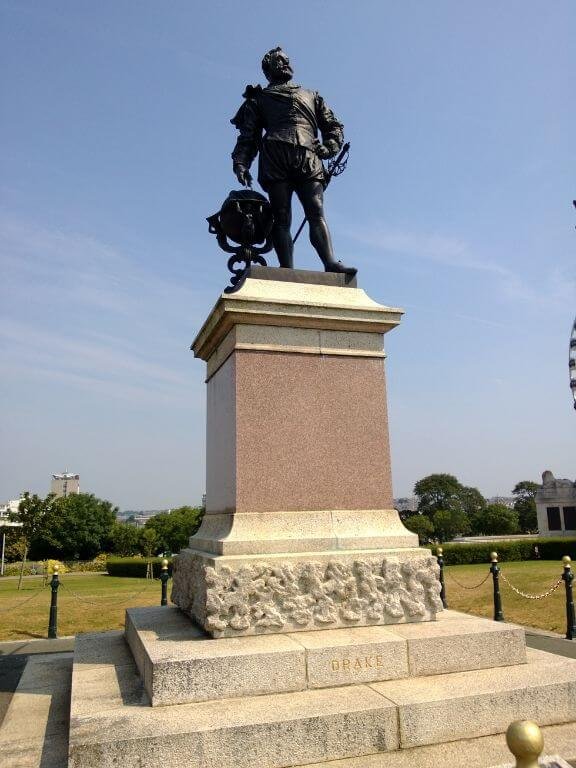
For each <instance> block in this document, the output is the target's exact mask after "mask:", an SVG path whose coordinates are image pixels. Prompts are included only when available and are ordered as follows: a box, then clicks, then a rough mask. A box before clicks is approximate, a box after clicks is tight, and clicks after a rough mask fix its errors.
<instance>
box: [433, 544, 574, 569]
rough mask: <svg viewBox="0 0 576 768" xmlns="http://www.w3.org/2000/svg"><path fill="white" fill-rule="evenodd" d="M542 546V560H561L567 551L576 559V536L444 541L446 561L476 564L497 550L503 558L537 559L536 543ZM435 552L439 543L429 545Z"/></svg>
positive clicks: (500, 559) (455, 563)
mask: <svg viewBox="0 0 576 768" xmlns="http://www.w3.org/2000/svg"><path fill="white" fill-rule="evenodd" d="M535 545H536V546H537V547H538V551H539V553H540V558H541V559H542V560H558V561H560V560H561V559H562V557H563V556H564V555H570V557H571V558H572V559H573V560H574V559H576V539H568V538H565V539H560V538H559V539H549V538H537V537H535V538H533V539H520V540H512V541H492V542H484V541H483V542H475V543H472V542H469V543H466V544H443V545H442V549H443V551H444V563H445V565H473V564H474V563H489V562H490V553H491V552H497V553H498V560H499V561H500V562H503V563H504V562H510V561H513V560H533V559H534V546H535ZM428 549H430V550H431V551H432V554H436V550H437V547H435V546H429V547H428Z"/></svg>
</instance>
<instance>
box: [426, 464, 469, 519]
mask: <svg viewBox="0 0 576 768" xmlns="http://www.w3.org/2000/svg"><path fill="white" fill-rule="evenodd" d="M461 490H462V485H460V483H459V482H458V480H457V479H456V478H455V477H454V475H446V474H434V475H428V476H427V477H424V478H422V480H418V482H417V483H416V485H415V486H414V494H415V495H416V496H418V512H419V513H420V514H421V515H428V517H432V516H433V515H434V513H435V512H438V510H447V509H450V508H452V507H453V506H454V502H458V499H459V494H460V492H461Z"/></svg>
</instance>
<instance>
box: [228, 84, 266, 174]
mask: <svg viewBox="0 0 576 768" xmlns="http://www.w3.org/2000/svg"><path fill="white" fill-rule="evenodd" d="M247 90H248V89H247ZM230 122H231V123H232V125H235V126H236V128H237V129H238V131H239V133H238V139H237V140H236V146H235V147H234V150H233V152H232V167H233V169H234V173H235V174H236V176H237V177H238V180H239V181H240V183H241V184H245V185H246V186H251V185H252V177H251V175H250V172H249V168H250V166H251V165H252V161H253V160H254V158H255V157H256V155H257V154H258V148H259V146H260V140H261V136H262V120H261V118H260V114H259V110H258V103H257V101H256V99H255V98H252V97H248V98H246V101H245V102H244V104H242V106H241V107H240V109H239V110H238V112H237V113H236V114H235V115H234V117H233V118H232V120H230Z"/></svg>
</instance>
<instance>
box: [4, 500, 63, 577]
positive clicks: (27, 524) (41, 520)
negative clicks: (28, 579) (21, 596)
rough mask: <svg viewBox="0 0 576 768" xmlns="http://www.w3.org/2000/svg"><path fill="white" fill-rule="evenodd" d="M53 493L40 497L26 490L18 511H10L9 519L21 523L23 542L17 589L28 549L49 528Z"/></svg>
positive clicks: (20, 529) (52, 507)
mask: <svg viewBox="0 0 576 768" xmlns="http://www.w3.org/2000/svg"><path fill="white" fill-rule="evenodd" d="M54 499H55V497H54V495H53V494H51V493H50V494H48V496H46V498H45V499H42V498H41V497H40V496H38V495H37V494H35V493H34V494H32V496H31V495H30V493H29V492H28V491H26V492H25V493H24V495H23V496H22V499H21V501H20V504H19V505H18V512H16V513H11V514H10V519H11V520H13V521H17V522H19V523H21V527H20V528H19V529H18V530H19V531H20V537H21V540H22V542H23V545H24V546H23V553H22V567H21V568H20V578H19V579H18V589H20V588H21V587H22V577H23V575H24V567H25V564H26V557H27V555H28V550H29V549H30V548H31V547H32V546H33V544H34V540H35V539H36V538H37V537H38V536H40V535H41V534H42V533H43V532H45V531H46V530H48V528H49V518H50V515H51V513H52V510H53V509H54V503H55V502H54Z"/></svg>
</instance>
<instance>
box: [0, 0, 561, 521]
mask: <svg viewBox="0 0 576 768" xmlns="http://www.w3.org/2000/svg"><path fill="white" fill-rule="evenodd" d="M0 9H1V11H2V16H3V21H2V24H1V28H2V33H1V35H2V39H1V41H0V42H1V45H0V64H1V69H0V72H1V73H2V74H1V75H0V77H1V81H2V88H1V92H2V93H1V104H2V121H1V124H0V145H1V146H2V176H1V180H0V263H1V271H2V280H1V289H0V290H1V293H0V307H1V309H0V311H1V313H2V319H1V323H0V350H1V355H2V376H1V377H0V396H1V400H2V419H1V430H2V432H1V434H0V440H1V448H0V451H1V455H0V465H1V466H0V499H2V498H11V497H14V496H16V495H17V494H18V492H19V491H21V490H24V489H30V490H32V491H37V492H39V493H45V492H47V490H48V487H49V480H50V474H51V473H52V472H57V471H62V470H63V469H65V468H67V469H69V470H71V471H75V472H79V473H80V475H81V484H82V486H83V488H84V489H85V490H90V491H92V492H94V493H96V494H97V495H99V496H102V497H104V498H109V499H111V500H112V501H114V502H115V503H117V504H119V505H120V506H121V508H124V509H141V508H144V509H146V508H159V507H168V506H175V505H179V504H184V503H197V502H198V501H199V500H200V498H201V494H202V492H203V490H204V418H205V413H204V391H203V390H204V383H203V380H204V364H203V363H201V362H200V361H196V360H194V358H193V356H192V353H191V352H190V351H189V349H188V348H189V345H190V342H191V341H192V339H193V337H194V335H195V333H196V331H197V330H198V328H199V326H200V325H201V323H202V321H203V319H204V318H205V316H206V314H207V312H208V311H209V309H210V307H211V306H212V305H213V303H214V301H215V300H216V298H217V296H218V293H219V291H220V290H221V289H222V288H223V287H224V285H225V284H226V283H227V279H228V275H227V270H226V265H225V262H226V257H225V255H224V254H223V253H222V252H220V251H219V249H218V247H217V245H216V242H215V241H214V239H213V237H212V236H211V235H209V233H208V231H207V227H206V223H205V217H206V216H208V215H210V214H211V213H213V212H214V211H216V210H217V209H218V207H219V206H220V204H221V202H222V201H223V199H224V198H225V197H226V195H227V194H228V192H229V190H230V189H233V188H235V187H236V186H237V185H236V182H235V179H234V177H233V176H232V173H231V163H230V152H231V150H232V147H233V145H234V141H235V131H234V128H233V127H232V126H231V125H230V123H229V119H230V117H232V115H233V114H234V112H235V110H236V109H237V107H238V106H239V105H240V103H241V94H242V92H243V90H244V87H245V85H246V84H247V83H256V82H261V81H262V76H261V72H260V60H261V57H262V54H263V53H264V52H265V51H266V50H268V49H269V48H270V47H272V46H275V45H277V44H280V45H282V46H283V47H284V48H285V50H286V51H287V52H288V54H289V55H290V57H291V59H292V63H293V66H294V69H295V80H296V81H297V82H300V83H301V84H303V85H305V86H307V87H311V88H314V89H317V90H319V91H320V93H321V94H322V95H323V96H324V97H325V99H326V100H327V102H328V103H329V104H330V106H332V108H333V109H334V111H335V112H336V114H337V115H338V116H339V117H340V119H341V120H342V121H343V122H344V124H345V128H346V136H347V138H348V139H349V140H350V141H351V143H352V151H351V158H350V162H349V167H348V169H347V171H346V173H345V174H344V175H343V176H342V177H341V178H339V179H337V180H336V181H335V182H334V184H333V185H332V186H331V187H330V190H329V191H328V193H327V211H328V216H329V223H330V227H331V230H332V235H333V239H334V242H335V246H336V252H337V255H338V257H339V258H342V260H344V261H346V262H351V263H353V264H355V265H357V266H358V268H359V282H360V285H361V286H362V287H364V288H366V289H367V290H368V292H369V293H370V295H371V296H372V297H373V298H374V299H376V300H378V301H380V302H382V303H385V304H390V305H395V306H398V305H399V306H403V307H404V308H405V309H406V315H405V318H404V321H403V323H402V325H401V326H400V328H398V329H397V330H395V331H394V332H393V333H391V334H390V336H389V337H387V351H388V362H387V365H388V376H389V408H390V428H391V440H392V450H393V456H392V458H393V471H394V490H395V494H396V495H397V496H399V495H406V494H409V493H411V489H412V487H413V484H414V482H415V481H416V480H418V479H419V478H420V477H422V476H424V475H426V474H429V473H431V472H450V473H453V474H456V475H457V476H458V477H459V479H461V480H462V482H465V483H466V484H470V485H474V486H477V487H479V488H480V490H481V491H482V492H483V493H485V494H487V495H493V494H497V493H501V494H507V493H509V491H510V489H511V488H512V487H513V485H514V484H515V483H516V482H517V481H518V480H521V479H538V478H539V476H540V473H541V472H542V471H543V470H544V469H551V470H552V471H553V472H554V473H555V474H556V475H557V476H565V477H571V478H574V477H575V476H576V467H575V464H574V455H575V435H576V413H574V412H573V410H572V409H571V398H570V392H569V389H568V371H567V360H568V338H569V333H570V330H571V326H572V322H573V319H574V315H575V313H576V261H575V252H576V232H575V231H574V225H575V224H576V216H575V215H574V211H573V209H572V206H571V200H572V199H573V198H574V197H576V184H575V181H574V180H575V178H576V175H575V170H576V169H575V154H574V130H575V124H576V121H575V118H576V101H575V99H574V93H576V69H575V67H574V58H575V53H576V44H575V42H574V39H575V38H574V29H575V28H576V6H575V5H574V4H573V3H572V2H569V1H568V0H549V1H548V2H536V1H535V0H533V2H528V3H526V2H525V0H524V2H520V1H519V0H507V1H506V2H505V3H503V2H501V0H485V2H483V3H473V2H471V1H468V0H464V2H463V1H462V0H436V1H435V2H434V3H430V2H427V1H425V0H419V1H418V2H417V1H416V0H402V1H401V2H400V0H397V1H395V2H392V0H362V1H361V2H358V3H349V2H341V0H330V1H329V2H320V1H319V0H307V1H306V2H304V1H303V0H301V1H298V2H293V3H291V4H288V3H286V2H277V1H276V0H267V2H261V1H260V0H251V1H250V2H248V1H247V2H245V3H232V2H221V1H220V2H217V1H216V2H211V3H210V4H208V3H200V2H191V1H190V0H188V1H187V2H184V0H170V2H160V0H155V1H154V2H153V1H152V0H101V2H98V3H94V2H91V1H90V0H68V1H66V0H51V1H50V2H45V0H35V1H34V2H30V1H29V0H0ZM299 216H300V214H299V211H298V212H297V214H296V219H299ZM296 261H297V265H298V266H300V267H303V268H317V266H318V262H317V259H316V256H315V254H314V253H313V252H312V250H311V247H310V246H309V244H308V243H307V240H306V238H304V237H303V238H302V239H301V240H300V241H299V242H298V246H297V253H296Z"/></svg>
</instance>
